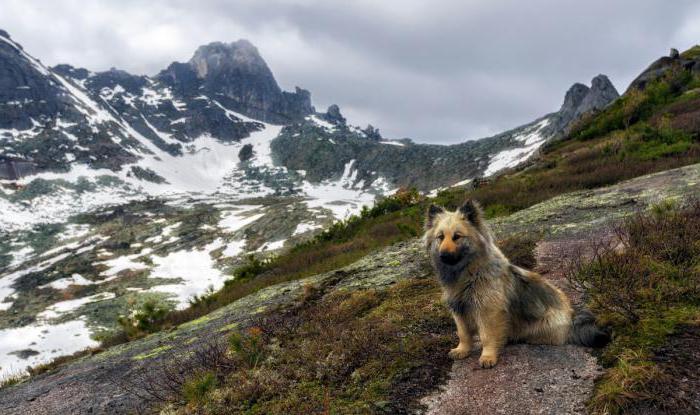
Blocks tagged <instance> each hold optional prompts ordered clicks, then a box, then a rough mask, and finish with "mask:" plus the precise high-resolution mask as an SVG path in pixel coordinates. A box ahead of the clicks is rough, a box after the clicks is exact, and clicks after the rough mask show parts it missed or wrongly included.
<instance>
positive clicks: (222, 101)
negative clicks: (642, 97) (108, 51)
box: [0, 32, 617, 191]
mask: <svg viewBox="0 0 700 415" xmlns="http://www.w3.org/2000/svg"><path fill="white" fill-rule="evenodd" d="M0 40H1V42H0V68H1V69H2V74H3V75H2V77H1V78H0V86H2V90H1V91H0V94H1V95H0V105H2V106H3V107H4V108H5V110H4V111H3V113H4V114H5V115H4V116H3V118H2V119H1V120H0V129H2V134H1V135H0V137H2V138H1V141H0V144H1V145H2V152H3V153H2V154H3V156H5V157H15V158H19V159H24V160H29V161H31V162H33V163H35V164H36V166H37V169H38V170H39V171H54V172H55V171H59V172H60V171H67V170H70V169H71V168H75V167H76V166H87V167H88V168H90V169H108V170H112V171H113V172H114V173H115V174H116V175H117V176H119V177H120V179H122V180H125V176H126V177H134V178H136V179H139V180H140V181H150V182H155V183H156V184H158V183H166V182H167V183H169V184H170V185H171V186H170V189H167V190H168V191H182V190H185V191H188V190H201V189H200V188H199V186H192V183H178V182H179V181H181V180H178V179H181V177H173V176H177V175H176V174H174V173H173V171H172V170H173V169H172V166H171V165H172V164H173V163H174V162H181V161H178V160H175V159H174V158H177V157H183V156H185V158H187V156H191V155H192V154H195V153H197V152H199V151H200V150H203V149H204V148H208V147H207V146H208V144H210V143H209V141H207V140H212V139H213V141H212V143H216V145H221V144H225V143H228V144H232V143H239V142H241V140H244V139H246V138H249V137H250V136H251V134H253V133H256V132H260V131H262V130H264V129H265V123H267V124H270V125H273V126H277V125H285V126H286V127H285V128H284V129H283V131H282V133H281V135H280V137H279V138H278V139H276V140H274V143H273V145H272V153H271V157H272V159H273V161H275V162H276V163H275V164H274V166H272V165H271V166H270V167H275V166H279V167H285V168H288V169H290V170H301V171H306V172H307V173H308V176H307V178H308V179H309V180H311V181H312V182H313V181H316V182H318V181H321V180H326V179H338V178H339V177H341V176H342V174H343V172H344V171H345V168H346V167H347V166H349V163H351V162H352V160H355V162H353V165H352V169H353V170H357V174H356V176H355V178H356V179H357V182H356V183H354V185H359V184H360V180H362V181H363V183H362V185H361V186H359V187H362V188H366V187H369V186H370V185H371V183H373V182H375V181H376V180H379V179H381V181H380V182H381V183H385V182H386V183H388V184H389V186H390V187H398V186H416V187H418V188H420V189H421V190H430V189H432V188H436V187H440V186H446V185H451V184H454V183H456V182H460V181H463V180H465V179H469V178H472V177H477V176H480V175H488V174H492V173H494V172H496V171H498V170H499V169H501V168H503V167H512V166H514V165H515V164H517V163H519V162H522V161H523V160H525V159H527V157H529V156H530V155H531V154H533V153H534V151H535V150H536V149H537V148H538V147H539V146H540V145H541V144H542V143H544V142H545V141H547V140H549V139H551V138H553V137H555V136H557V135H558V134H561V133H562V132H563V131H565V130H566V127H567V126H568V125H569V124H570V123H571V122H572V121H573V120H574V119H575V118H578V117H580V116H581V115H582V114H584V113H586V112H588V111H591V110H594V109H600V108H602V107H604V106H605V105H607V104H608V103H609V102H611V101H612V100H614V99H615V98H616V97H617V92H616V91H615V89H614V87H613V86H612V84H610V82H609V81H608V79H607V78H606V77H605V76H602V75H601V76H598V77H596V78H594V80H593V85H592V87H591V88H588V87H586V86H584V85H581V84H576V85H574V86H573V87H572V89H571V90H570V91H569V92H568V93H567V95H566V98H565V101H564V104H563V105H562V108H561V109H560V110H559V111H558V112H555V113H552V114H548V115H546V116H544V117H542V118H540V119H538V120H535V121H534V122H532V123H529V124H526V125H523V126H521V127H518V128H515V129H513V130H510V131H507V132H505V133H502V134H499V135H497V136H494V137H490V138H487V139H482V140H474V141H469V142H466V143H463V144H460V145H454V146H435V145H422V144H413V143H411V142H394V141H386V140H381V139H380V138H381V136H380V135H379V134H378V130H375V129H374V128H371V127H370V129H364V130H362V129H359V128H357V127H352V126H349V125H347V124H346V121H345V119H344V118H343V117H342V115H341V113H340V109H339V108H338V107H337V106H331V107H330V108H329V110H328V111H327V112H326V113H323V114H320V113H316V112H315V110H314V107H313V106H312V104H311V98H310V93H309V92H308V91H306V90H303V89H300V88H296V91H295V92H287V91H282V90H281V88H280V87H279V85H278V84H277V82H276V81H275V78H274V76H273V74H272V72H271V71H270V69H269V67H268V66H267V64H266V63H265V61H264V60H263V58H262V57H261V56H260V54H259V52H258V50H257V49H256V48H255V46H253V45H252V44H251V43H250V42H248V41H247V40H239V41H237V42H232V43H228V44H227V43H221V42H214V43H211V44H208V45H204V46H201V47H199V48H198V49H197V50H196V51H195V53H194V55H193V57H192V59H190V61H188V62H186V63H180V62H174V63H172V64H171V65H169V66H168V68H166V69H165V70H163V71H161V72H160V73H159V74H158V75H156V76H155V77H147V76H138V75H132V74H129V73H127V72H125V71H121V70H117V69H112V70H109V71H106V72H99V73H93V72H90V71H88V70H86V69H82V68H74V67H72V66H70V65H58V66H56V67H53V68H47V67H45V66H44V65H42V64H41V62H40V61H38V60H37V59H35V58H33V57H32V56H30V55H29V54H27V53H26V52H25V51H24V50H23V49H22V47H21V46H20V45H19V44H17V43H16V42H14V41H13V40H12V39H11V38H10V36H9V35H8V34H7V33H6V32H3V33H2V36H1V37H0ZM269 129H270V130H274V127H272V128H269ZM270 138H274V137H268V140H269V139H270ZM314 140H315V141H314ZM270 141H271V140H270ZM316 141H318V143H317V142H316ZM205 142H206V143H207V144H205ZM333 142H335V143H337V144H339V146H338V147H337V148H326V147H327V146H326V145H327V144H328V143H333ZM299 144H303V145H299ZM210 150H211V149H210ZM260 151H261V152H262V151H263V150H262V149H260ZM264 151H267V150H264ZM229 153H230V152H229ZM161 154H162V155H161ZM319 154H323V156H321V155H319ZM149 159H156V160H155V161H153V160H149ZM229 161H230V163H231V165H235V164H236V160H235V159H234V158H231V159H230V160H229ZM434 163H437V164H434ZM163 164H170V166H165V165H163ZM441 165H449V166H451V167H452V168H451V172H450V173H449V174H448V175H447V176H446V175H445V173H444V172H439V173H438V172H437V171H438V170H440V166H441ZM210 167H211V166H200V169H199V170H201V169H210ZM455 167H456V168H455ZM195 169H196V167H195V166H192V170H193V172H194V170H195ZM407 173H409V174H407ZM410 173H412V174H410ZM252 174H253V175H256V174H259V172H258V171H256V172H254V173H252ZM250 175H251V173H250V172H244V176H246V177H247V178H249V176H250ZM216 179H218V180H219V183H209V185H210V187H217V185H221V184H223V183H222V177H218V178H216ZM289 180H291V181H296V182H297V185H301V184H303V183H302V181H300V180H299V177H297V176H294V177H290V178H288V181H289ZM268 181H269V180H268ZM132 182H133V181H132ZM132 184H136V185H138V184H143V183H139V182H138V181H136V182H135V183H132ZM266 184H269V183H266ZM188 185H189V186H188ZM151 187H152V186H151ZM166 187H167V186H166ZM283 187H284V188H286V189H288V188H289V185H288V183H285V186H283ZM279 190H280V188H279V186H278V187H277V188H276V189H275V191H279Z"/></svg>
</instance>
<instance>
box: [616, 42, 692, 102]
mask: <svg viewBox="0 0 700 415" xmlns="http://www.w3.org/2000/svg"><path fill="white" fill-rule="evenodd" d="M674 68H677V69H680V68H682V69H686V70H690V71H692V72H693V73H696V74H700V46H698V45H696V46H695V47H693V48H691V49H689V50H688V51H686V52H684V53H682V54H680V53H678V50H677V49H675V48H671V52H670V53H669V56H662V57H660V58H659V59H657V60H656V61H654V62H653V63H652V64H651V65H649V66H648V67H647V68H646V69H645V70H644V71H642V73H641V74H639V75H638V76H637V77H636V78H635V79H634V80H633V81H632V83H631V84H630V86H629V87H628V88H627V91H631V90H633V89H644V88H645V87H646V85H648V84H649V83H650V82H653V81H655V80H656V79H659V78H661V77H662V76H664V75H665V74H666V73H667V72H669V71H671V70H673V69H674Z"/></svg>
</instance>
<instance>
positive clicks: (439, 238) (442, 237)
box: [437, 234, 445, 241]
mask: <svg viewBox="0 0 700 415" xmlns="http://www.w3.org/2000/svg"><path fill="white" fill-rule="evenodd" d="M437 239H438V241H442V240H443V239H445V235H443V234H440V235H438V236H437Z"/></svg>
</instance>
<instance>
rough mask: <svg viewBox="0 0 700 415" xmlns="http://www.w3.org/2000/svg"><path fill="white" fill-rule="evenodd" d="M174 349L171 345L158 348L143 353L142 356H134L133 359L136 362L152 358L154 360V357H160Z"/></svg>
mask: <svg viewBox="0 0 700 415" xmlns="http://www.w3.org/2000/svg"><path fill="white" fill-rule="evenodd" d="M172 348H173V346H170V345H164V346H160V347H156V348H155V349H153V350H151V351H148V352H145V353H141V354H138V355H136V356H134V357H133V359H134V360H144V359H150V358H153V357H156V356H158V355H160V354H161V353H163V352H167V351H168V350H170V349H172Z"/></svg>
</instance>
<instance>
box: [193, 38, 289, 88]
mask: <svg viewBox="0 0 700 415" xmlns="http://www.w3.org/2000/svg"><path fill="white" fill-rule="evenodd" d="M189 64H190V66H192V68H193V69H194V70H195V72H196V73H197V77H199V78H200V79H204V78H206V77H207V76H209V75H213V76H216V75H217V74H219V73H221V72H227V71H237V72H243V73H245V72H249V73H256V74H260V75H262V76H265V77H269V78H270V79H272V81H273V82H274V77H273V76H272V72H271V71H270V68H268V67H267V64H266V63H265V61H264V60H263V58H262V57H261V56H260V53H259V52H258V49H257V48H256V47H255V46H253V44H252V43H250V42H249V41H248V40H245V39H241V40H238V41H236V42H231V43H223V42H212V43H209V44H208V45H202V46H200V47H199V48H197V50H196V51H195V53H194V56H192V59H190V61H189ZM275 85H276V82H275Z"/></svg>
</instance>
